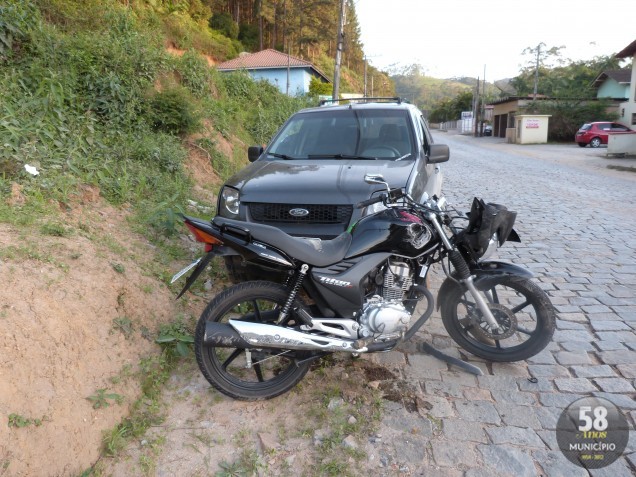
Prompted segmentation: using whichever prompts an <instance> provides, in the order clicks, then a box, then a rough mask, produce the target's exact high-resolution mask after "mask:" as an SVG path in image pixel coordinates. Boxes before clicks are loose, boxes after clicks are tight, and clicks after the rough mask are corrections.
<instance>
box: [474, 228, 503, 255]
mask: <svg viewBox="0 0 636 477" xmlns="http://www.w3.org/2000/svg"><path fill="white" fill-rule="evenodd" d="M498 248H499V237H498V236H497V232H495V233H494V234H492V237H490V241H489V242H488V247H487V248H486V251H485V252H484V254H483V255H482V256H481V257H480V258H479V260H486V259H488V258H489V257H492V256H493V254H494V253H495V252H496V251H497V249H498Z"/></svg>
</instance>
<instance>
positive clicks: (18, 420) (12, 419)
mask: <svg viewBox="0 0 636 477" xmlns="http://www.w3.org/2000/svg"><path fill="white" fill-rule="evenodd" d="M42 421H43V419H32V418H30V417H24V416H22V415H20V414H9V427H18V428H19V427H27V426H36V427H39V426H41V425H42Z"/></svg>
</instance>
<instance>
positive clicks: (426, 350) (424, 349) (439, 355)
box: [417, 342, 484, 376]
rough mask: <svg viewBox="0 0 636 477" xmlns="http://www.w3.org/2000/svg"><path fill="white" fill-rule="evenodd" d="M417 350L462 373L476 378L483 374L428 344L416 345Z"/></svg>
mask: <svg viewBox="0 0 636 477" xmlns="http://www.w3.org/2000/svg"><path fill="white" fill-rule="evenodd" d="M417 350H418V351H421V352H423V353H428V354H430V355H432V356H435V357H436V358H437V359H441V360H442V361H445V362H447V363H448V364H454V365H455V366H457V367H458V368H462V369H463V370H464V371H468V372H469V373H472V374H474V375H476V376H482V375H483V374H484V373H483V372H482V370H481V369H479V368H478V367H477V366H475V365H473V364H470V363H467V362H466V361H462V360H461V359H457V358H454V357H453V356H449V355H447V354H446V353H442V352H441V351H440V350H438V349H436V348H433V347H432V346H431V345H430V344H428V343H425V342H422V343H418V345H417Z"/></svg>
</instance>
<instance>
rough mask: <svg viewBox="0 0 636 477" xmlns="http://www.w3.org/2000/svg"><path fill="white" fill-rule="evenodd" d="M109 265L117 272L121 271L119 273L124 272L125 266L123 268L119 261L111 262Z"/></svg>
mask: <svg viewBox="0 0 636 477" xmlns="http://www.w3.org/2000/svg"><path fill="white" fill-rule="evenodd" d="M111 266H112V267H113V270H115V271H116V272H117V273H121V274H124V273H126V268H124V266H123V265H122V264H121V263H111Z"/></svg>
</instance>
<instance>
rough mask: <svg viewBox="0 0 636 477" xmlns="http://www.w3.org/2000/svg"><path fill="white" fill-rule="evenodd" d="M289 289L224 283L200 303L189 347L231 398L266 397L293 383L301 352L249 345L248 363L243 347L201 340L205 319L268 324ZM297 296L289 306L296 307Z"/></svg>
mask: <svg viewBox="0 0 636 477" xmlns="http://www.w3.org/2000/svg"><path fill="white" fill-rule="evenodd" d="M288 296H289V290H287V289H286V288H285V287H284V286H282V285H279V284H277V283H272V282H264V281H258V282H246V283H241V284H238V285H234V286H233V287H230V288H228V289H227V290H225V291H224V292H222V293H220V294H219V295H217V296H216V297H215V298H214V299H213V300H212V301H211V302H210V303H209V304H208V306H207V307H206V308H205V310H204V311H203V314H202V315H201V318H199V322H198V323H197V328H196V333H195V337H194V350H195V354H196V358H197V363H198V364H199V369H200V370H201V372H202V373H203V376H205V378H206V379H207V380H208V382H209V383H210V384H211V385H212V386H214V387H215V388H216V389H217V390H219V391H220V392H222V393H223V394H225V395H226V396H230V397H232V398H235V399H240V400H260V399H271V398H273V397H276V396H278V395H280V394H283V393H285V392H287V391H289V390H290V389H291V388H293V387H294V386H295V385H296V384H297V383H298V382H299V381H300V380H301V379H302V378H303V377H304V376H305V374H306V373H307V371H308V370H309V366H310V362H305V363H298V360H299V359H304V358H307V357H309V356H310V353H308V352H305V351H295V350H285V349H266V348H260V349H251V350H250V352H251V358H252V362H253V365H252V367H251V368H247V367H246V364H247V361H246V353H245V350H244V349H242V348H217V347H214V346H206V345H204V344H203V338H204V335H205V324H206V323H207V322H208V321H213V322H218V323H226V322H227V321H228V320H229V319H233V320H247V321H254V322H259V323H271V322H273V321H275V320H276V319H277V318H278V310H280V309H281V308H282V307H283V305H284V304H285V302H286V300H287V297H288ZM300 305H301V304H300V303H299V302H298V300H296V301H295V302H294V305H293V306H300Z"/></svg>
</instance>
